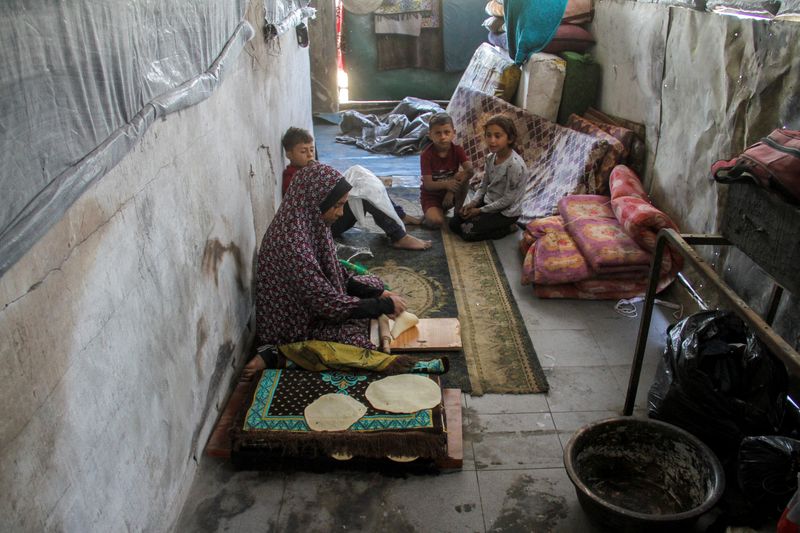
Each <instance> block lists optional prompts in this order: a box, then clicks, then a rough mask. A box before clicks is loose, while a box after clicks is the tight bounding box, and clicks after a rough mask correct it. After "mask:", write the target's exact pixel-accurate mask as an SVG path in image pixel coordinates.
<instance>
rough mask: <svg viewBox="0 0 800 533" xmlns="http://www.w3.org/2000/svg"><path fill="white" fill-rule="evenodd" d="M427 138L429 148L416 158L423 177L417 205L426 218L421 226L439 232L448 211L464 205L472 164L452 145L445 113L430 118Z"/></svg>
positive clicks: (452, 131) (452, 130) (452, 133)
mask: <svg viewBox="0 0 800 533" xmlns="http://www.w3.org/2000/svg"><path fill="white" fill-rule="evenodd" d="M428 136H429V137H430V139H431V141H432V144H431V145H430V146H428V147H427V148H426V149H425V150H423V151H422V154H420V158H419V162H420V171H421V173H422V187H421V188H420V191H419V201H420V203H421V204H422V212H423V213H424V216H425V219H424V221H423V223H424V224H425V225H426V226H429V227H435V228H438V227H440V226H441V225H442V224H444V215H445V213H447V211H448V210H449V209H450V208H451V207H455V208H456V211H458V210H459V209H460V208H461V205H462V204H463V203H464V197H465V196H466V193H467V183H468V182H469V178H470V177H472V163H471V162H470V160H469V158H468V157H467V154H466V152H464V149H463V148H461V146H459V145H457V144H455V143H454V142H453V139H454V138H455V136H456V130H455V128H454V127H453V119H452V118H450V115H448V114H447V113H436V114H435V115H433V116H432V117H431V119H430V121H429V123H428Z"/></svg>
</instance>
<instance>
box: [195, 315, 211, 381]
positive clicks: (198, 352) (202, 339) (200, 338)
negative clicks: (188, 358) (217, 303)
mask: <svg viewBox="0 0 800 533" xmlns="http://www.w3.org/2000/svg"><path fill="white" fill-rule="evenodd" d="M207 330H208V324H206V317H204V316H201V317H200V320H198V321H197V326H196V327H195V331H196V333H195V337H196V339H197V342H196V346H197V348H196V349H195V352H194V362H195V365H196V366H197V375H198V376H202V375H203V348H205V346H206V341H207V340H208V331H207Z"/></svg>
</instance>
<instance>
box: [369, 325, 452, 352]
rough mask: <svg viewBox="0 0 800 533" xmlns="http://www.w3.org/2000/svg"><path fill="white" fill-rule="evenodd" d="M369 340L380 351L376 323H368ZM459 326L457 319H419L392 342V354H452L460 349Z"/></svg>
mask: <svg viewBox="0 0 800 533" xmlns="http://www.w3.org/2000/svg"><path fill="white" fill-rule="evenodd" d="M369 333H370V335H369V336H370V340H371V341H372V343H373V344H375V345H376V346H378V347H379V348H378V349H380V345H381V343H380V339H379V338H378V337H379V334H378V321H377V320H374V319H373V320H371V321H370V331H369ZM461 346H462V345H461V324H460V323H459V322H458V319H457V318H421V319H420V320H419V323H418V324H417V325H416V326H414V327H413V328H411V329H409V330H406V331H404V332H403V333H402V334H400V336H399V337H397V338H396V339H395V340H393V341H392V344H391V346H390V347H391V349H392V352H395V351H397V352H453V351H458V350H460V349H461Z"/></svg>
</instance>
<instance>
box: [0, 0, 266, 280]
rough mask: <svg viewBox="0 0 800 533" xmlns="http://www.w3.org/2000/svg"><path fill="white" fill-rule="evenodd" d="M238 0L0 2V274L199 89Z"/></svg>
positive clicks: (237, 28) (233, 29)
mask: <svg viewBox="0 0 800 533" xmlns="http://www.w3.org/2000/svg"><path fill="white" fill-rule="evenodd" d="M246 6H247V2H245V0H232V1H230V2H215V1H212V0H192V1H184V0H160V1H152V2H134V1H131V0H107V1H105V2H92V1H90V0H82V1H76V2H69V3H57V4H53V3H52V2H48V1H46V0H27V1H25V2H3V3H2V6H0V190H2V191H3V195H2V197H1V198H0V276H2V275H3V274H5V272H7V271H8V269H9V268H11V266H12V265H13V264H14V263H15V262H16V261H17V260H18V259H19V258H20V257H22V255H23V254H24V253H25V252H26V251H27V250H28V249H29V248H30V247H31V246H32V245H33V244H34V243H35V242H36V241H37V240H38V239H39V238H40V237H41V236H42V235H44V234H45V232H46V231H47V230H48V229H49V228H50V227H51V226H52V225H53V224H54V223H55V222H57V221H58V220H59V219H60V218H61V216H62V215H63V214H64V212H65V211H66V210H67V209H68V208H69V206H70V205H72V203H73V202H74V201H75V200H77V199H78V198H79V197H80V195H81V194H82V193H83V192H84V191H85V190H86V189H87V188H88V187H89V186H90V185H91V184H92V183H94V182H95V180H97V179H98V178H100V177H102V176H103V175H104V174H105V173H107V172H108V171H109V170H110V169H111V168H113V167H114V166H115V165H116V164H117V163H118V162H119V161H120V160H121V159H122V158H123V157H124V156H125V154H127V153H128V151H130V149H131V148H132V147H133V146H134V145H135V143H136V142H137V141H138V139H139V138H140V137H141V136H142V135H143V134H144V132H145V131H147V128H148V127H149V126H150V125H151V124H152V123H153V122H154V121H155V120H156V119H157V118H158V117H162V116H164V115H166V114H168V113H172V112H174V111H177V110H179V109H183V108H186V107H188V106H191V105H194V104H196V103H198V102H200V101H202V100H204V99H205V98H208V97H209V96H210V95H211V93H212V92H213V91H214V89H215V88H216V87H217V85H219V83H220V81H221V78H222V75H223V72H224V71H225V69H226V68H227V67H228V66H229V65H230V64H232V62H233V61H234V59H235V58H236V56H237V55H238V53H239V52H240V51H241V49H242V48H243V47H244V44H245V43H246V42H247V41H248V40H249V39H250V38H252V36H253V35H254V31H253V29H252V27H251V26H250V25H249V24H248V23H247V22H245V21H244V20H243V18H244V12H245V8H246Z"/></svg>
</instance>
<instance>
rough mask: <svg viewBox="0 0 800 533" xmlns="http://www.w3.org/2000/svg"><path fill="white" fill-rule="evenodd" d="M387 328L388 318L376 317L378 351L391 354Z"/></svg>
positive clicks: (389, 331) (390, 341)
mask: <svg viewBox="0 0 800 533" xmlns="http://www.w3.org/2000/svg"><path fill="white" fill-rule="evenodd" d="M391 329H392V328H390V327H389V317H388V316H386V315H381V316H379V317H378V336H379V337H380V339H381V346H380V349H381V351H382V352H383V353H392V346H391V345H392V334H391Z"/></svg>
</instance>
